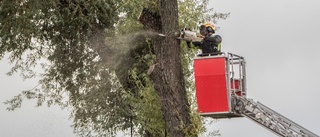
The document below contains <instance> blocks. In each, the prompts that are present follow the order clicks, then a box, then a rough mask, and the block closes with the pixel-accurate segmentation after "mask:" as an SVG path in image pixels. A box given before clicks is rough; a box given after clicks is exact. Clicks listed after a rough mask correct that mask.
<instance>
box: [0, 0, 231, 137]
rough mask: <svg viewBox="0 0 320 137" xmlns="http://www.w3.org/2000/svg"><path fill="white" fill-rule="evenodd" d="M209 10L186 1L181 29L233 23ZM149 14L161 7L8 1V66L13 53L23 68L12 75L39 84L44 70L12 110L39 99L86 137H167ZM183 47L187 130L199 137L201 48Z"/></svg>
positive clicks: (4, 11) (202, 0)
mask: <svg viewBox="0 0 320 137" xmlns="http://www.w3.org/2000/svg"><path fill="white" fill-rule="evenodd" d="M207 3H208V0H180V1H179V14H180V19H179V23H180V27H181V28H184V27H188V28H197V27H198V23H199V21H201V22H202V21H204V20H205V21H213V20H214V19H217V18H225V17H226V16H227V15H226V14H216V13H214V14H207V13H210V12H211V11H212V9H208V8H207ZM143 8H149V9H152V10H154V11H158V0H145V1H141V0H119V1H115V0H87V1H84V0H42V1H32V0H15V1H12V0H2V1H0V59H2V58H3V57H4V55H5V54H9V56H10V57H9V59H10V61H11V62H12V63H15V66H14V67H13V68H12V70H11V71H10V72H9V74H10V75H12V74H13V73H15V72H18V71H21V74H22V76H23V78H32V77H34V76H35V73H34V72H33V71H32V70H31V68H33V67H35V66H37V65H39V64H37V63H39V62H42V63H41V64H40V65H41V66H42V68H43V69H44V73H43V74H41V80H40V81H39V85H38V86H36V87H35V88H33V89H31V90H27V91H23V92H22V93H21V94H19V95H17V96H15V97H14V98H13V99H11V100H9V101H7V102H6V104H8V105H9V107H8V109H9V110H14V109H15V108H19V107H20V106H21V102H22V100H23V99H25V98H26V99H36V100H37V106H40V105H42V104H43V103H46V104H47V105H48V106H50V105H59V106H61V107H62V108H65V107H68V108H70V109H71V110H72V113H71V117H72V118H73V120H74V125H73V126H74V129H75V132H76V133H78V134H79V135H80V136H113V135H115V134H116V132H117V131H119V130H128V129H130V128H131V127H132V126H133V128H134V129H137V130H135V131H136V134H139V135H141V136H164V134H165V131H164V129H165V123H164V119H163V113H162V112H161V109H160V108H161V107H160V101H159V97H158V95H157V94H156V92H155V90H154V87H153V83H152V82H151V81H150V79H149V76H148V75H147V70H148V69H149V67H150V66H151V65H154V64H153V63H154V62H153V60H154V59H155V55H154V54H153V49H152V46H151V45H150V43H149V40H148V39H146V37H148V36H149V34H150V33H149V32H146V31H143V30H142V28H143V26H142V25H141V24H140V23H139V21H138V20H137V19H138V17H139V15H140V12H141V10H142V9H143ZM107 36H108V37H107ZM106 37H107V38H106ZM181 46H182V51H181V52H182V54H181V55H182V56H181V59H182V62H183V71H184V74H185V83H186V89H187V91H188V95H189V101H190V103H191V109H192V112H191V113H192V125H190V127H189V128H188V129H186V130H190V131H192V132H191V133H193V134H194V135H198V134H199V133H200V132H202V131H204V128H203V127H202V124H201V119H200V117H199V116H198V114H197V112H196V103H195V99H194V85H193V73H192V72H193V70H192V67H190V66H191V65H190V64H191V63H192V58H193V57H194V55H195V52H196V49H190V48H187V46H186V45H185V43H184V42H182V45H181ZM43 60H45V61H43ZM186 132H187V131H186ZM188 133H190V132H188ZM190 136H193V135H190Z"/></svg>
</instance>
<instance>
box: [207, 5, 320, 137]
mask: <svg viewBox="0 0 320 137" xmlns="http://www.w3.org/2000/svg"><path fill="white" fill-rule="evenodd" d="M210 7H213V8H214V10H215V11H217V12H222V13H230V16H229V18H227V20H222V21H221V20H220V21H218V23H217V24H216V26H218V27H220V29H219V30H218V31H217V34H220V35H221V36H222V38H223V42H222V51H225V52H231V53H234V54H238V55H240V56H243V57H244V58H245V59H246V62H247V63H246V64H247V65H246V67H247V93H248V95H247V97H248V98H252V99H253V100H255V101H259V102H261V103H263V104H264V105H266V106H268V107H269V108H271V109H273V110H275V111H277V112H278V113H280V114H282V115H283V116H285V117H287V118H289V119H291V120H292V121H294V122H296V123H298V124H299V125H301V126H303V127H305V128H307V129H308V130H310V131H312V132H314V133H316V134H318V135H320V125H319V123H320V119H319V118H318V117H319V116H320V109H318V108H319V107H320V100H319V98H318V97H319V96H320V89H319V82H320V80H319V77H320V72H319V71H318V70H320V64H319V63H318V59H319V55H317V54H318V53H319V51H320V43H319V41H318V40H319V36H320V35H319V32H320V26H319V24H320V8H319V7H320V1H319V0H267V1H262V0H212V1H210ZM210 129H211V130H219V131H220V133H221V134H222V137H235V136H241V137H242V136H243V137H257V136H259V137H271V136H276V135H274V134H273V133H271V132H269V131H268V130H266V129H265V128H263V127H262V126H260V125H258V124H256V123H254V122H252V121H251V120H249V119H246V118H237V119H223V120H218V122H216V123H214V124H212V126H211V127H210Z"/></svg>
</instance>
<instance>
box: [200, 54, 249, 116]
mask: <svg viewBox="0 0 320 137" xmlns="http://www.w3.org/2000/svg"><path fill="white" fill-rule="evenodd" d="M194 76H195V86H196V99H197V104H198V112H199V113H200V115H202V116H209V117H213V118H232V117H242V116H241V115H240V114H239V113H236V112H235V110H233V108H234V107H233V105H235V103H234V101H233V98H232V96H243V97H246V76H245V60H244V58H243V57H241V56H238V55H235V54H232V53H217V54H208V55H202V56H199V57H196V58H195V59H194Z"/></svg>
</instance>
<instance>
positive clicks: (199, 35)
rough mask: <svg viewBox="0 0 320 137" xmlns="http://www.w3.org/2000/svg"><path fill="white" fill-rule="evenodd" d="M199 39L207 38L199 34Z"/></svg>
mask: <svg viewBox="0 0 320 137" xmlns="http://www.w3.org/2000/svg"><path fill="white" fill-rule="evenodd" d="M197 37H199V38H205V36H203V35H201V34H198V35H197Z"/></svg>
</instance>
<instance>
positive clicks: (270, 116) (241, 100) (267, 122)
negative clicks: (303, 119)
mask: <svg viewBox="0 0 320 137" xmlns="http://www.w3.org/2000/svg"><path fill="white" fill-rule="evenodd" d="M232 102H233V103H234V104H233V106H234V107H233V108H234V110H235V112H236V113H239V114H241V115H243V116H245V117H247V118H249V119H251V120H253V121H254V122H256V123H258V124H259V125H262V126H263V127H265V128H267V129H269V130H271V131H272V132H274V133H276V134H278V135H279V136H282V137H319V136H318V135H316V134H314V133H312V132H311V131H309V130H307V129H305V128H303V127H302V126H300V125H298V124H297V123H295V122H293V121H291V120H289V119H288V118H286V117H284V116H282V115H281V114H279V113H277V112H275V111H274V110H272V109H270V108H268V107H267V106H265V105H263V104H261V103H260V102H257V103H256V102H254V101H253V100H252V99H249V98H245V97H241V96H233V101H232Z"/></svg>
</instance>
